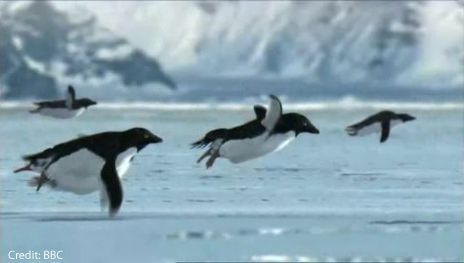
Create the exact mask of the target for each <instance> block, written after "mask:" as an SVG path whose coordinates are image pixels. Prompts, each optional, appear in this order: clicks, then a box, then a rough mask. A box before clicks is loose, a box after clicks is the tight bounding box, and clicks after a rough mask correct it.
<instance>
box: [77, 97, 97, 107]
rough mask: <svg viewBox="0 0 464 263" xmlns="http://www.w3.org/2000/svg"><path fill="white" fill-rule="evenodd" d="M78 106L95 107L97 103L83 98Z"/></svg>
mask: <svg viewBox="0 0 464 263" xmlns="http://www.w3.org/2000/svg"><path fill="white" fill-rule="evenodd" d="M79 102H80V104H81V105H82V107H85V108H87V107H89V106H92V105H96V104H97V102H96V101H93V100H91V99H87V98H84V99H80V101H79Z"/></svg>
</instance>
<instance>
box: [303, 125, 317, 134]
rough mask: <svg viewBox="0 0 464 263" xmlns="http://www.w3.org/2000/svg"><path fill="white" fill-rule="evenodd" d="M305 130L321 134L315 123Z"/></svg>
mask: <svg viewBox="0 0 464 263" xmlns="http://www.w3.org/2000/svg"><path fill="white" fill-rule="evenodd" d="M304 131H305V132H307V133H313V134H319V130H318V129H317V128H316V127H314V126H313V125H308V126H307V127H306V129H305V130H304Z"/></svg>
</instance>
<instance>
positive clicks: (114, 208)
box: [100, 160, 123, 216]
mask: <svg viewBox="0 0 464 263" xmlns="http://www.w3.org/2000/svg"><path fill="white" fill-rule="evenodd" d="M100 176H101V179H102V182H103V185H104V188H105V190H106V194H107V196H108V199H109V200H110V215H111V216H113V215H115V214H116V213H117V212H118V210H119V208H120V207H121V204H122V197H123V193H122V185H121V181H120V180H119V176H118V172H117V170H116V162H115V160H109V161H107V162H106V163H105V165H103V168H102V170H101V175H100Z"/></svg>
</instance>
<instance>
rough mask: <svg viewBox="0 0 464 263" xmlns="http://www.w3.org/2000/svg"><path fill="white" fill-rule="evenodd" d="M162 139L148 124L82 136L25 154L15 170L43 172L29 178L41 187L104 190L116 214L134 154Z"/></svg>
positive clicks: (102, 194) (103, 195)
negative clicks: (125, 176) (141, 126)
mask: <svg viewBox="0 0 464 263" xmlns="http://www.w3.org/2000/svg"><path fill="white" fill-rule="evenodd" d="M160 142H162V139H161V138H160V137H158V136H156V135H154V134H153V133H151V132H150V131H148V130H147V129H144V128H132V129H129V130H126V131H120V132H103V133H98V134H93V135H88V136H82V137H79V138H76V139H73V140H70V141H67V142H64V143H60V144H57V145H55V146H53V147H51V148H48V149H45V150H44V151H42V152H39V153H35V154H31V155H26V156H24V157H23V159H24V160H25V161H26V162H28V164H27V165H26V166H24V167H22V168H19V169H17V170H15V171H14V172H15V173H18V172H21V171H34V172H36V173H39V174H40V176H36V177H33V178H32V179H31V180H30V181H29V185H30V186H34V187H36V190H37V191H39V190H40V188H41V187H42V186H43V185H46V186H49V187H51V188H52V189H54V190H59V191H65V192H71V193H75V194H78V195H84V194H89V193H92V192H95V191H100V205H101V208H102V210H105V209H106V208H107V207H109V214H110V216H113V215H115V214H116V213H117V212H118V210H119V208H120V207H121V204H122V200H123V189H122V185H121V178H122V177H123V176H124V174H125V173H126V172H127V170H128V169H129V166H130V163H131V161H132V159H133V157H134V156H135V154H136V153H138V152H139V151H141V150H142V149H143V148H145V147H146V146H147V145H149V144H154V143H160Z"/></svg>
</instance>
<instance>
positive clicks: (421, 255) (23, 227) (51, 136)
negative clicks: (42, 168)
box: [0, 103, 464, 262]
mask: <svg viewBox="0 0 464 263" xmlns="http://www.w3.org/2000/svg"><path fill="white" fill-rule="evenodd" d="M386 106H388V107H389V108H390V109H392V110H395V111H399V112H408V113H410V114H412V115H414V116H416V117H417V120H416V121H414V122H411V123H407V124H404V125H400V126H396V127H395V128H394V129H393V130H392V132H391V134H390V138H389V140H388V141H387V142H386V143H384V144H380V143H379V135H371V136H366V137H357V138H353V137H349V136H347V135H346V134H345V132H344V127H345V126H347V125H349V124H352V123H354V122H357V121H359V120H361V119H362V118H364V117H366V116H367V115H369V114H372V113H375V112H376V111H378V110H379V109H381V108H383V107H386ZM27 110H28V108H27V107H22V106H17V105H9V106H8V105H7V106H5V105H4V107H0V180H1V182H0V190H1V192H0V196H1V199H0V205H1V212H0V248H1V249H0V254H1V255H0V262H10V261H11V262H17V261H13V260H9V259H8V252H9V251H11V250H14V251H16V252H28V251H29V250H32V251H36V252H37V251H38V252H42V251H44V250H62V251H63V252H62V254H61V256H62V257H63V258H64V260H61V261H60V260H58V261H59V262H176V261H177V262H179V261H182V262H195V261H196V262H199V261H200V262H204V261H208V262H231V261H233V262H263V261H266V262H269V261H284V262H285V261H293V262H306V261H310V262H311V261H317V262H337V261H339V262H347V261H352V262H359V261H378V262H385V261H387V262H391V261H397V262H411V261H414V262H415V261H422V262H431V261H464V249H463V248H464V174H463V162H464V147H463V143H464V114H463V107H462V105H460V104H459V105H449V106H446V105H441V104H436V105H425V106H423V105H422V106H421V105H419V104H413V105H408V104H407V103H406V104H398V105H376V106H375V105H374V106H372V105H369V104H366V105H361V106H359V105H358V107H343V105H337V104H334V105H332V106H330V107H322V106H321V105H319V106H318V105H306V106H305V105H296V104H295V105H291V106H288V105H285V104H284V111H287V112H288V111H299V112H301V113H304V114H305V115H307V116H308V117H309V118H310V119H311V121H312V122H313V124H314V125H315V126H316V127H317V128H319V130H320V131H321V133H320V134H319V135H306V134H304V135H300V136H299V137H298V138H297V140H295V141H293V142H292V143H291V144H290V145H289V146H288V147H286V148H285V149H283V150H282V151H280V152H276V153H272V154H270V155H267V156H265V157H262V158H260V159H257V160H253V161H249V162H246V163H242V164H240V165H233V164H231V163H229V162H228V161H227V160H223V159H219V160H218V161H217V162H216V163H215V166H214V167H213V168H212V169H209V170H206V169H205V167H204V166H203V165H199V164H196V162H195V161H196V159H197V158H198V157H199V155H201V153H202V151H201V150H192V149H190V147H189V144H190V143H191V142H193V141H194V140H196V139H198V138H200V137H201V136H203V134H204V133H205V132H207V131H209V130H210V129H213V128H217V127H230V126H234V125H237V124H240V123H242V122H244V121H247V120H249V119H251V118H253V111H252V109H251V106H248V107H243V106H240V105H230V106H229V107H215V106H214V105H213V106H208V105H206V106H205V105H203V106H195V105H188V104H185V105H177V106H169V105H167V106H166V105H164V106H163V105H162V104H155V105H151V104H150V105H149V104H137V105H131V106H122V105H112V104H107V105H102V106H100V107H97V108H94V109H90V110H89V111H87V112H86V113H84V115H82V116H80V117H78V118H76V119H73V120H55V119H50V118H47V117H42V116H37V115H31V114H29V113H28V112H27ZM134 126H141V127H145V128H148V129H150V130H151V131H153V132H154V133H155V134H157V135H159V136H160V137H162V138H163V139H164V142H163V143H162V144H157V145H151V146H148V147H147V148H145V149H144V150H143V151H142V152H141V153H140V154H139V155H137V156H136V158H135V160H134V162H133V166H132V167H131V169H130V170H129V172H128V174H127V176H126V177H125V179H124V181H123V186H124V194H125V196H124V203H123V206H122V208H121V210H120V213H119V214H118V216H117V217H116V218H114V219H108V218H107V216H106V214H102V213H100V208H99V202H98V193H95V194H91V195H86V196H77V195H73V194H69V193H62V192H55V191H51V190H49V189H46V188H43V189H41V190H40V192H36V191H35V189H33V188H30V187H29V186H27V183H26V181H27V180H28V179H29V178H30V177H31V176H33V174H28V173H21V174H13V173H12V171H13V170H14V169H15V168H18V167H20V166H21V165H22V164H23V162H22V161H21V159H20V156H21V155H23V154H28V153H34V152H37V151H40V150H43V149H44V148H46V147H48V146H52V145H54V144H57V143H60V142H63V141H66V140H69V139H72V138H75V137H76V136H78V135H79V134H92V133H96V132H101V131H108V130H123V129H127V128H131V127H134ZM58 261H50V260H44V259H42V260H36V261H34V262H58Z"/></svg>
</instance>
